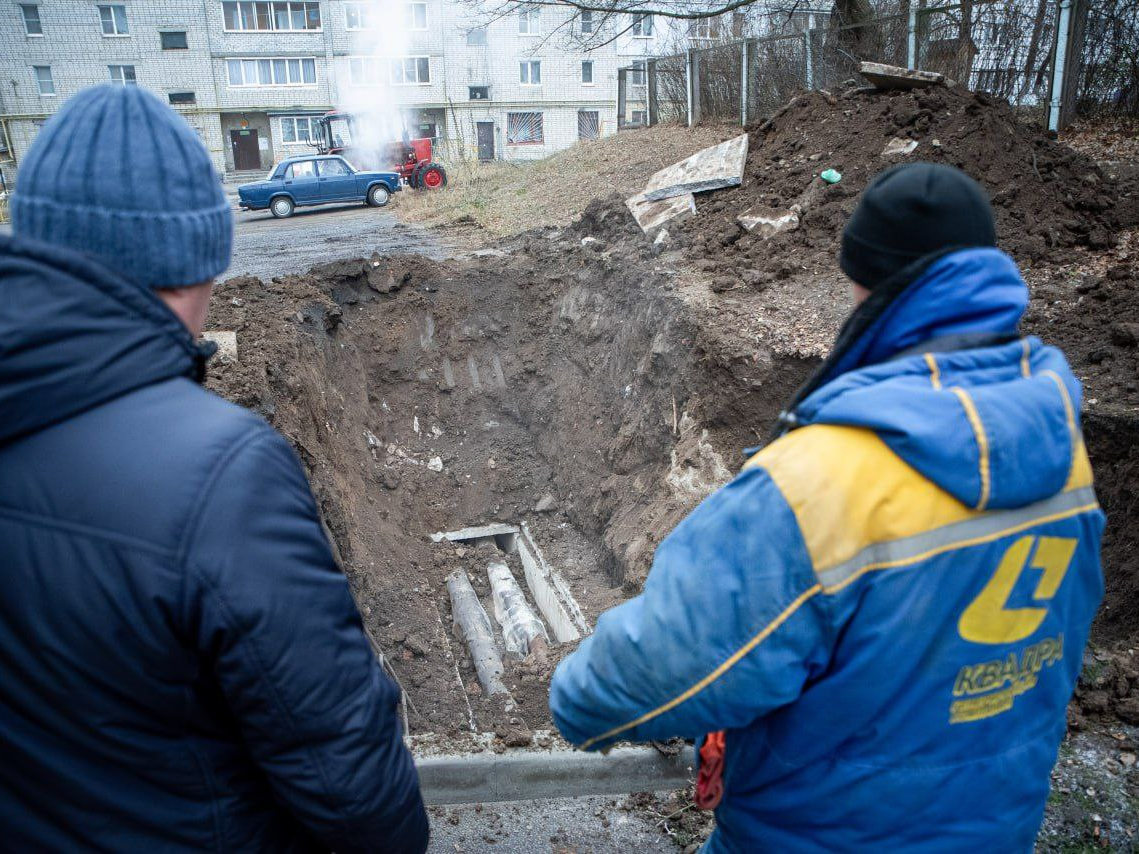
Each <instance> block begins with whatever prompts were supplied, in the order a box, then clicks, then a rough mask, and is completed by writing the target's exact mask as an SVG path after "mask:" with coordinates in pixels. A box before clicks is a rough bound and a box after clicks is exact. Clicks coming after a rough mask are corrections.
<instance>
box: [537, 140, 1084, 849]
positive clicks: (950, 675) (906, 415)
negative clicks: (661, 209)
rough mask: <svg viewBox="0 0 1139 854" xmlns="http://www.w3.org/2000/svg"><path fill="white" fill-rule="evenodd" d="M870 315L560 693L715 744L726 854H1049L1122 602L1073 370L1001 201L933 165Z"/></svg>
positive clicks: (901, 178) (666, 546) (906, 184)
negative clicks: (1080, 729)
mask: <svg viewBox="0 0 1139 854" xmlns="http://www.w3.org/2000/svg"><path fill="white" fill-rule="evenodd" d="M839 261H840V264H841V266H842V269H843V271H844V272H846V274H847V275H848V276H850V278H851V281H852V282H853V291H854V297H855V303H856V308H855V309H854V311H853V312H852V314H851V315H850V318H849V319H848V320H847V322H846V325H845V326H844V327H843V329H842V331H841V332H840V333H839V336H838V340H837V341H836V342H835V345H834V348H833V349H832V351H831V354H830V356H829V357H828V358H827V360H826V361H825V362H824V363H823V364H822V366H821V367H820V368H819V370H818V372H817V373H816V374H815V375H814V376H813V377H812V378H811V379H810V380H809V381H808V382H807V384H806V385H805V386H804V387H803V388H802V389H801V390H800V391H799V393H798V394H797V395H796V396H795V397H794V399H793V400H792V401H791V404H790V405H789V406H788V407H787V411H786V412H785V413H784V417H783V418H782V419H781V426H780V429H779V431H778V432H779V435H778V436H777V438H775V440H774V441H772V442H771V443H770V444H768V445H767V446H766V447H765V448H763V450H761V451H759V452H758V453H756V454H755V455H754V456H753V457H752V458H751V459H750V460H749V461H748V462H747V464H746V465H745V466H744V469H743V471H742V472H741V473H740V474H739V475H738V476H737V477H736V478H735V479H734V480H732V482H731V483H729V484H727V485H726V486H725V487H724V488H723V489H721V490H719V491H718V492H716V493H715V494H713V495H711V496H710V497H709V498H708V499H707V500H705V501H704V502H703V503H702V504H701V505H700V506H699V507H697V508H696V509H695V510H694V511H693V512H692V514H691V515H690V516H688V518H687V519H685V520H684V521H683V522H681V523H680V525H678V526H677V528H676V530H675V531H673V532H672V533H671V534H670V535H669V536H668V537H667V538H666V539H665V540H664V541H663V542H662V543H661V545H660V547H659V548H658V549H657V552H656V557H655V560H654V562H653V568H652V571H651V572H650V574H649V577H648V580H647V582H646V583H645V589H644V592H643V593H642V594H641V595H640V596H638V597H636V598H635V599H633V600H631V601H629V602H626V603H624V604H623V605H620V606H618V607H616V608H614V609H613V610H611V611H609V612H608V613H606V614H603V615H602V616H601V619H599V620H598V622H597V630H596V631H595V632H594V633H593V634H592V635H591V636H590V637H588V638H586V639H585V641H583V642H582V644H581V646H580V647H578V649H577V651H576V652H575V653H574V654H573V655H571V656H569V657H568V658H566V659H564V660H563V661H562V663H561V665H560V666H559V667H558V670H557V672H556V673H555V674H554V678H553V682H552V684H551V689H550V706H551V708H552V710H553V714H554V720H555V722H556V723H557V726H558V728H559V729H560V730H561V732H562V734H563V735H564V736H565V737H566V739H567V740H569V741H571V742H573V743H574V744H576V745H578V746H580V747H581V748H583V749H586V750H597V749H604V748H606V747H608V746H610V745H612V744H613V743H614V742H616V741H621V740H634V741H645V740H649V739H660V738H668V737H670V736H682V737H686V738H693V739H697V740H698V743H699V749H698V755H699V760H700V769H699V775H698V778H697V789H696V802H697V804H698V805H699V806H701V807H705V808H707V809H715V811H716V830H715V832H714V833H713V835H712V837H711V839H710V840H709V841H708V843H707V845H706V846H705V847H704V849H702V850H704V851H705V852H707V854H721V852H724V853H725V854H743V852H752V851H795V852H800V851H811V852H814V851H818V852H830V851H844V852H845V851H867V852H870V851H883V850H886V851H891V852H896V851H906V852H915V854H917V852H921V854H925V852H930V851H1002V852H1004V851H1031V850H1032V848H1033V845H1034V842H1035V838H1036V832H1037V830H1038V828H1039V827H1040V822H1041V819H1042V818H1043V814H1044V805H1045V802H1046V801H1047V799H1048V784H1049V775H1050V772H1051V770H1052V765H1053V763H1055V761H1056V753H1057V750H1058V749H1059V746H1060V740H1061V739H1062V738H1063V736H1064V732H1065V728H1066V708H1067V704H1068V700H1069V699H1070V698H1071V696H1072V690H1073V688H1074V687H1075V683H1076V678H1077V676H1078V675H1079V672H1080V663H1081V659H1082V655H1083V648H1084V644H1085V642H1086V641H1087V637H1088V631H1089V629H1090V626H1091V621H1092V616H1093V615H1094V613H1095V610H1096V606H1097V605H1098V604H1099V600H1100V597H1101V595H1102V593H1103V579H1102V577H1101V574H1100V566H1099V547H1100V535H1101V534H1102V531H1103V521H1104V520H1103V513H1101V512H1100V509H1099V506H1098V505H1097V503H1096V497H1095V492H1094V490H1093V487H1092V473H1091V467H1090V465H1089V463H1088V457H1087V453H1086V452H1085V449H1084V443H1083V439H1082V436H1081V432H1080V422H1079V413H1080V384H1079V381H1078V380H1077V379H1076V377H1075V376H1074V375H1073V374H1072V372H1071V370H1070V369H1069V368H1068V364H1067V362H1066V361H1065V360H1064V357H1063V355H1062V354H1061V353H1060V352H1059V351H1058V350H1056V349H1055V348H1053V347H1049V346H1046V345H1045V344H1043V343H1041V341H1040V340H1039V339H1037V338H1031V337H1021V336H1020V334H1019V332H1018V331H1017V325H1018V323H1019V322H1020V318H1021V315H1022V314H1023V313H1024V309H1025V306H1026V305H1027V303H1028V288H1027V287H1026V286H1025V283H1024V280H1023V279H1022V278H1021V276H1020V273H1019V271H1018V270H1017V268H1016V264H1015V263H1013V260H1012V259H1011V258H1009V257H1008V256H1007V255H1005V254H1004V253H1003V252H1001V251H1000V250H999V249H997V248H996V230H995V227H994V222H993V214H992V210H991V209H990V206H989V201H988V199H987V198H986V197H985V194H984V191H983V190H982V189H981V187H980V186H978V185H977V184H976V182H974V181H973V180H972V179H971V178H969V177H968V176H967V175H965V174H964V173H963V172H961V171H959V170H957V169H953V168H951V167H949V166H944V165H937V164H932V163H912V164H907V165H905V166H902V167H899V168H896V169H892V170H889V171H887V172H885V173H883V174H882V175H880V176H878V178H877V179H876V180H875V181H873V182H872V183H871V184H870V186H869V187H867V189H866V191H865V192H864V193H863V194H862V198H861V200H860V201H859V203H858V207H857V208H856V209H855V211H854V214H853V216H852V217H851V218H850V221H849V222H848V223H847V226H846V229H845V231H844V233H843V239H842V252H841V256H840V259H839Z"/></svg>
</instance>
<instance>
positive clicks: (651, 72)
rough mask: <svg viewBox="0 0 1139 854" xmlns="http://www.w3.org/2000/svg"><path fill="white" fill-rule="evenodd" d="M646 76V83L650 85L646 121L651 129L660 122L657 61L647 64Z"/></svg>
mask: <svg viewBox="0 0 1139 854" xmlns="http://www.w3.org/2000/svg"><path fill="white" fill-rule="evenodd" d="M645 74H647V75H648V79H647V80H646V81H645V83H647V84H648V89H647V94H648V99H649V102H648V104H647V105H645V121H646V122H647V123H648V126H649V127H652V126H653V125H655V124H657V123H658V122H659V121H660V113H659V107H658V106H657V61H656V60H655V59H650V60H647V61H646V62H645Z"/></svg>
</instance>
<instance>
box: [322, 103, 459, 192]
mask: <svg viewBox="0 0 1139 854" xmlns="http://www.w3.org/2000/svg"><path fill="white" fill-rule="evenodd" d="M318 124H319V127H320V130H319V136H318V137H317V139H316V140H314V143H315V145H316V147H317V148H318V149H319V150H320V153H321V154H343V155H344V156H345V157H347V158H348V159H349V160H350V161H351V162H352V163H353V164H354V165H355V166H356V167H357V168H359V169H391V170H392V171H393V172H398V173H399V176H400V177H401V178H402V179H403V180H404V182H405V183H406V184H407V186H409V187H411V188H412V189H414V190H419V189H423V190H436V189H438V188H439V187H445V186H446V185H447V172H446V170H444V169H443V167H442V166H440V165H439V164H438V163H435V162H434V161H433V160H432V159H431V140H430V139H410V138H409V137H408V134H407V132H406V131H405V132H404V135H403V139H402V140H399V141H396V142H388V143H384V144H382V145H380V146H378V148H377V147H368V146H364V145H360V144H356V143H355V142H354V140H356V139H357V138H358V135H357V127H356V117H355V116H354V115H352V114H351V113H340V112H335V111H334V112H331V113H326V114H325V115H323V116H321V117H320V119H319V120H318Z"/></svg>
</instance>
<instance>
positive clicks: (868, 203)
mask: <svg viewBox="0 0 1139 854" xmlns="http://www.w3.org/2000/svg"><path fill="white" fill-rule="evenodd" d="M996 242H997V234H996V227H995V225H994V223H993V211H992V208H991V207H990V206H989V199H988V197H987V196H986V195H985V191H984V190H982V189H981V185H980V184H978V183H977V182H976V181H974V180H973V179H972V178H970V177H969V176H968V175H966V174H965V173H964V172H962V171H961V170H960V169H954V168H953V167H952V166H943V165H940V164H937V163H907V164H905V165H902V166H895V167H893V168H892V169H887V170H886V171H885V172H883V173H882V174H881V175H879V176H878V177H877V178H875V179H874V180H873V181H872V182H871V184H870V186H869V187H867V188H866V189H865V190H864V191H863V193H862V198H861V199H860V200H859V202H858V206H857V207H856V208H855V209H854V213H853V214H852V215H851V217H850V221H849V222H847V224H846V228H845V229H843V232H842V251H841V253H840V254H839V265H840V266H841V267H842V270H843V272H844V273H846V275H848V276H850V278H851V279H853V280H854V281H855V282H856V283H857V284H859V285H862V287H864V288H870V289H873V288H874V286H875V285H877V284H879V283H880V282H882V281H885V280H886V279H888V278H889V277H890V276H891V275H893V274H894V273H896V272H898V271H899V270H901V269H902V268H903V267H905V266H906V265H908V264H912V263H913V262H914V261H916V260H917V259H919V258H921V257H922V256H924V255H929V254H931V253H934V252H938V251H940V250H944V249H948V248H961V249H964V248H967V247H970V246H995V245H996Z"/></svg>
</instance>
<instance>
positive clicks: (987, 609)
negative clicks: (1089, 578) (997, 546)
mask: <svg viewBox="0 0 1139 854" xmlns="http://www.w3.org/2000/svg"><path fill="white" fill-rule="evenodd" d="M1034 546H1035V552H1034V551H1033V547H1034ZM1075 552H1076V540H1075V539H1074V538H1072V537H1034V536H1027V537H1021V538H1020V539H1019V540H1017V541H1016V542H1015V543H1013V544H1012V545H1011V546H1009V547H1008V550H1007V551H1006V552H1005V553H1004V556H1003V557H1002V558H1001V562H1000V563H999V564H998V565H997V571H996V572H995V573H993V577H992V578H990V579H989V583H988V584H986V585H985V589H984V590H982V591H981V593H980V594H979V595H978V596H977V598H976V599H974V600H973V601H972V602H970V603H969V607H967V608H966V609H965V610H964V611H963V612H962V613H961V619H960V620H958V622H957V631H958V632H959V633H960V635H961V637H963V638H964V639H965V640H967V641H972V642H973V643H988V644H1000V643H1016V642H1017V641H1022V640H1024V639H1025V638H1027V637H1029V636H1030V635H1032V633H1033V632H1035V631H1036V630H1037V629H1038V628H1040V625H1041V624H1042V623H1043V622H1044V618H1045V617H1046V616H1047V614H1048V607H1047V603H1048V602H1049V601H1050V600H1051V599H1052V597H1053V596H1055V595H1056V591H1057V590H1059V589H1060V582H1062V581H1063V580H1064V575H1065V574H1066V573H1067V572H1068V566H1069V565H1070V564H1071V562H1072V555H1073V554H1075ZM1030 558H1031V559H1030ZM1029 567H1031V568H1033V569H1038V570H1042V571H1043V572H1042V575H1041V576H1040V579H1039V581H1037V582H1036V589H1035V590H1034V591H1033V595H1032V598H1033V601H1034V602H1039V603H1042V604H1041V605H1040V606H1033V607H1025V608H1010V607H1008V600H1009V596H1010V595H1011V594H1012V591H1013V588H1014V587H1016V583H1017V581H1018V580H1019V579H1020V577H1021V575H1022V574H1023V573H1024V571H1025V570H1026V569H1027V568H1029Z"/></svg>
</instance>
